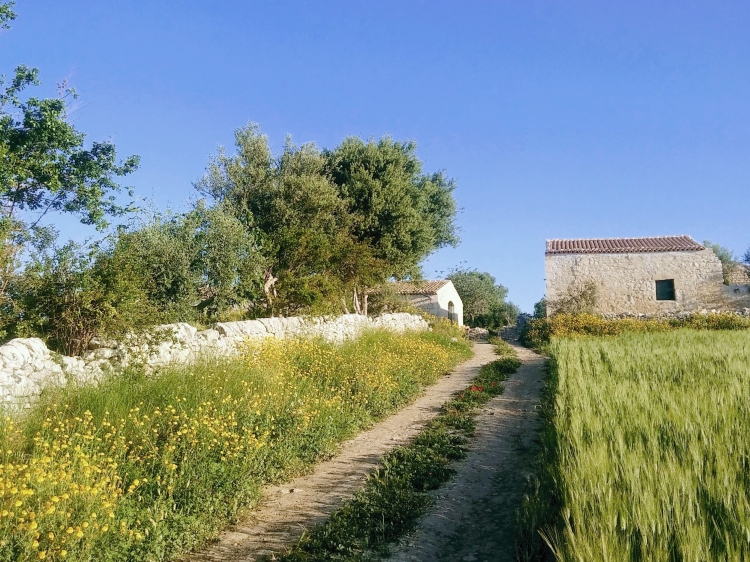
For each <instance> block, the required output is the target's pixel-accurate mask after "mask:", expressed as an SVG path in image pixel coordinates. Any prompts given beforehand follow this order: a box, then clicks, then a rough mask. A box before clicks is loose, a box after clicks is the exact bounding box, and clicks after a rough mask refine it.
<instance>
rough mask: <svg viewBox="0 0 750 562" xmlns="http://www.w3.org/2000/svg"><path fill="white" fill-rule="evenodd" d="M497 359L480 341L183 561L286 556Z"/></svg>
mask: <svg viewBox="0 0 750 562" xmlns="http://www.w3.org/2000/svg"><path fill="white" fill-rule="evenodd" d="M495 357H496V355H495V352H494V348H493V346H492V345H490V344H488V343H486V342H476V343H475V344H474V356H473V357H472V358H471V359H469V360H467V361H465V362H464V363H462V364H461V365H459V366H458V367H456V368H455V369H454V370H453V371H452V372H451V373H450V374H448V375H445V376H444V377H442V378H441V379H440V380H439V381H438V382H437V383H435V384H434V385H432V386H430V387H428V388H427V389H426V390H425V392H424V394H423V395H422V396H421V397H420V398H418V399H417V400H415V401H414V402H413V403H412V404H410V405H409V406H406V407H405V408H403V409H401V410H399V411H398V412H397V413H395V414H393V415H392V416H390V417H388V418H386V419H384V420H383V421H381V422H378V423H377V424H375V425H374V426H373V427H372V428H370V429H368V430H366V431H364V432H362V433H360V434H359V435H357V436H356V437H354V438H353V439H350V440H349V441H346V442H344V443H343V444H342V446H341V449H340V452H339V453H338V454H337V455H336V456H335V457H333V458H332V459H330V460H328V461H324V462H321V463H319V464H318V465H316V466H315V467H314V469H313V472H312V473H311V474H308V475H306V476H302V477H299V478H297V479H295V480H293V481H291V482H289V483H287V484H284V485H283V486H271V487H269V488H267V489H266V490H265V493H264V498H265V499H264V501H263V502H262V504H261V505H260V507H259V508H258V509H255V510H253V511H252V512H250V513H249V514H248V515H247V516H246V517H245V518H243V520H241V521H240V522H239V523H238V524H236V525H234V526H232V527H231V528H229V529H227V530H226V531H224V532H223V533H222V534H221V535H220V537H219V539H218V541H216V542H214V543H212V544H210V545H208V546H207V547H206V548H205V549H204V550H202V551H199V552H195V553H192V554H190V555H188V556H186V557H184V558H183V560H184V561H190V562H193V561H195V562H198V561H201V562H206V561H217V560H222V561H232V562H238V561H248V562H249V561H254V560H257V559H258V558H260V557H261V556H264V555H270V554H273V553H278V552H283V551H284V550H285V549H286V548H287V547H289V546H291V545H292V544H294V543H295V542H296V541H297V540H298V539H299V538H300V537H301V536H302V533H303V532H304V531H306V530H310V529H311V528H312V527H313V526H315V525H316V524H318V523H322V522H323V521H325V520H326V519H327V518H328V517H329V516H330V515H331V513H332V512H333V511H334V510H335V509H336V508H337V507H339V506H340V505H341V504H342V503H343V502H344V501H345V500H347V499H350V498H351V497H352V496H353V494H354V492H356V491H357V490H359V489H361V488H362V487H363V486H364V483H365V479H366V477H367V474H369V473H370V472H372V470H374V469H375V468H376V467H377V466H378V462H379V460H380V458H381V457H382V456H383V454H385V453H386V452H388V451H389V450H391V449H393V448H394V447H396V446H398V445H404V444H406V443H408V442H409V441H410V440H411V439H412V438H414V437H415V436H416V435H417V434H418V433H419V432H420V431H421V430H422V429H423V428H424V426H425V425H426V424H427V422H429V421H430V420H431V419H433V418H434V417H435V416H437V415H438V414H439V413H440V407H441V406H442V404H443V403H444V402H446V401H447V400H449V399H450V398H451V397H452V395H453V394H454V393H455V392H457V391H459V390H462V389H463V388H465V387H466V386H467V385H468V383H469V381H471V379H473V378H474V377H475V376H477V375H478V374H479V367H481V366H482V365H484V364H485V363H489V362H490V361H492V360H494V359H495ZM506 392H507V390H506Z"/></svg>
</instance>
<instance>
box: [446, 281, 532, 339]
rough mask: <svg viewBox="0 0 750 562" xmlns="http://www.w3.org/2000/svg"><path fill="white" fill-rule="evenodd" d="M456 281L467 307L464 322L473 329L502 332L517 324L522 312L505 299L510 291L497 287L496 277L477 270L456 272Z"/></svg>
mask: <svg viewBox="0 0 750 562" xmlns="http://www.w3.org/2000/svg"><path fill="white" fill-rule="evenodd" d="M448 279H450V280H451V281H452V282H453V285H454V286H455V287H456V291H457V292H458V295H459V296H460V297H461V302H462V303H463V307H464V321H465V322H466V323H467V324H468V325H469V326H472V327H477V326H479V327H483V328H490V329H498V328H501V327H503V326H507V325H509V324H512V323H514V322H515V319H516V316H518V314H519V312H520V311H519V309H518V307H517V306H516V305H514V304H513V303H510V302H507V301H506V300H505V298H506V296H507V295H508V289H506V288H505V287H503V286H502V285H496V284H495V278H494V277H493V276H492V275H490V274H489V273H486V272H480V271H477V270H476V269H473V270H470V269H455V270H453V271H452V272H451V273H450V275H448Z"/></svg>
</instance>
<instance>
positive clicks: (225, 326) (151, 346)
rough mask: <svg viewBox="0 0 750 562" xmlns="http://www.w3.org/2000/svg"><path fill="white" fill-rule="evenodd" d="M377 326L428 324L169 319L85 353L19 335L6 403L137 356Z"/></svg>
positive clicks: (353, 332)
mask: <svg viewBox="0 0 750 562" xmlns="http://www.w3.org/2000/svg"><path fill="white" fill-rule="evenodd" d="M377 329H384V330H389V331H393V332H397V333H401V332H404V331H406V330H417V331H423V330H427V329H428V324H427V321H426V320H424V318H422V317H421V316H418V315H414V314H408V313H396V314H383V315H381V316H379V317H377V318H368V317H366V316H362V315H358V314H345V315H343V316H339V317H337V318H313V319H306V318H301V317H290V318H261V319H259V320H244V321H240V322H220V323H218V324H216V325H215V326H214V328H209V329H207V330H202V331H198V330H197V329H196V328H194V327H193V326H191V325H190V324H186V323H177V324H166V325H163V326H158V327H157V328H156V329H155V331H154V334H155V335H154V334H152V335H151V336H149V337H142V338H136V337H131V338H129V339H126V340H124V341H123V342H105V341H102V340H98V339H95V340H93V341H92V342H91V344H90V345H89V350H88V351H87V352H86V353H85V354H84V355H83V356H82V357H66V356H62V355H59V354H57V353H54V352H52V351H50V350H49V349H47V346H46V345H45V344H44V342H43V341H42V340H41V339H39V338H18V339H14V340H11V341H9V342H8V343H6V344H4V345H2V346H0V403H5V404H11V405H20V406H26V405H28V404H29V403H30V401H31V400H33V399H34V398H35V397H37V396H39V394H40V393H41V391H42V389H44V388H45V387H49V386H59V385H64V384H67V383H70V382H77V383H88V382H96V381H98V380H101V378H102V376H104V375H105V374H107V373H112V372H118V371H120V370H122V369H124V368H125V367H127V366H128V365H129V364H130V363H132V362H134V361H139V362H142V363H143V364H144V365H145V366H146V368H147V369H153V368H154V367H159V366H165V365H170V364H185V363H190V362H191V361H195V360H196V359H198V358H199V357H200V356H202V355H214V356H226V355H232V354H234V353H236V352H237V351H238V350H239V349H240V347H241V345H242V344H243V342H246V341H247V340H249V339H259V338H267V337H275V338H282V339H283V338H292V337H305V338H322V339H324V340H326V341H328V342H332V343H342V342H344V341H346V340H348V339H352V338H356V337H358V336H359V335H361V334H362V333H363V332H365V331H368V330H377Z"/></svg>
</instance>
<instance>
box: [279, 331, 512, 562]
mask: <svg viewBox="0 0 750 562" xmlns="http://www.w3.org/2000/svg"><path fill="white" fill-rule="evenodd" d="M497 351H498V352H499V355H500V358H499V359H496V360H495V361H492V362H490V363H487V364H485V365H484V366H482V368H481V369H480V371H479V374H478V375H477V376H476V377H475V378H474V379H473V380H472V381H471V384H470V385H469V386H468V387H467V388H465V389H464V390H462V391H460V392H458V393H457V394H456V395H455V396H454V397H453V398H452V399H451V400H448V401H447V402H446V403H445V404H444V405H443V407H442V412H441V415H439V416H438V417H437V418H435V419H434V420H433V421H432V422H430V423H429V424H428V425H427V427H426V428H425V429H424V431H423V432H422V433H421V434H419V435H418V436H417V437H416V439H415V440H414V441H413V442H412V443H411V444H409V445H407V446H403V447H398V448H396V449H394V450H393V451H391V452H390V453H388V454H386V455H385V456H384V457H383V459H382V461H381V466H380V467H379V468H378V469H377V470H376V471H374V472H373V473H372V474H371V476H370V477H369V479H368V481H367V485H366V487H365V488H364V489H363V490H362V491H361V492H359V493H357V494H356V495H355V497H354V498H353V499H352V500H351V501H349V502H347V503H346V504H345V505H344V506H342V508H341V509H339V510H338V511H336V512H335V513H334V514H333V515H332V516H331V518H330V519H329V520H328V521H326V522H325V523H324V524H322V525H320V526H318V527H317V528H315V529H313V530H312V532H310V533H309V534H307V535H305V536H304V537H303V538H302V540H301V541H300V542H299V543H298V544H297V545H296V546H295V547H294V548H293V549H292V550H291V551H290V552H289V553H287V554H286V555H285V556H283V557H281V558H280V560H284V561H286V562H301V561H305V562H308V561H310V562H311V561H320V562H322V561H324V560H352V561H353V560H372V559H378V558H380V557H383V556H387V555H388V549H389V545H391V544H393V543H394V542H396V541H397V540H399V539H400V538H401V537H402V536H404V535H405V534H407V533H409V532H411V531H413V530H414V528H415V527H416V526H417V523H418V521H419V519H420V517H421V516H423V515H424V514H425V513H426V512H427V511H428V509H429V508H430V506H431V505H432V504H433V502H434V494H431V493H430V492H433V491H435V490H439V489H440V488H441V487H442V486H443V485H444V484H445V483H446V482H447V481H448V480H449V479H450V478H451V477H452V476H453V475H454V474H455V469H454V468H453V461H457V460H461V459H464V458H465V457H466V455H467V453H468V448H467V445H468V443H469V440H470V439H471V438H472V437H474V433H475V429H476V423H475V415H476V413H477V410H478V409H479V408H480V407H481V406H483V405H485V404H487V403H488V402H489V401H491V400H492V399H493V398H495V397H497V396H499V395H500V394H502V392H503V384H502V383H503V381H505V380H506V379H507V378H508V376H509V375H510V374H512V373H513V372H515V371H516V369H517V368H518V367H519V366H520V361H519V360H518V359H517V357H516V354H515V351H514V350H513V349H512V348H510V346H508V345H507V344H504V343H503V342H498V346H497Z"/></svg>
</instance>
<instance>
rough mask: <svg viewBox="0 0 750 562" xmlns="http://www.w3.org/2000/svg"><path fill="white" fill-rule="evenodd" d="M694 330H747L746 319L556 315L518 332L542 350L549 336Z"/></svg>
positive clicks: (732, 316)
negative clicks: (609, 317)
mask: <svg viewBox="0 0 750 562" xmlns="http://www.w3.org/2000/svg"><path fill="white" fill-rule="evenodd" d="M683 328H691V329H694V330H748V329H750V318H748V317H745V316H739V315H737V314H733V313H731V312H719V313H711V314H691V315H689V316H685V317H680V318H611V319H608V318H603V317H601V316H597V315H595V314H557V315H555V316H550V317H548V318H535V319H532V320H529V321H528V322H527V323H526V325H525V326H524V328H523V330H522V331H521V342H522V343H523V344H524V345H525V346H527V347H530V348H532V349H536V350H538V351H545V349H546V346H547V345H549V343H550V341H551V339H552V338H553V337H559V338H562V337H577V336H597V337H598V336H619V335H621V334H625V333H644V332H646V333H657V332H669V331H672V330H680V329H683Z"/></svg>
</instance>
